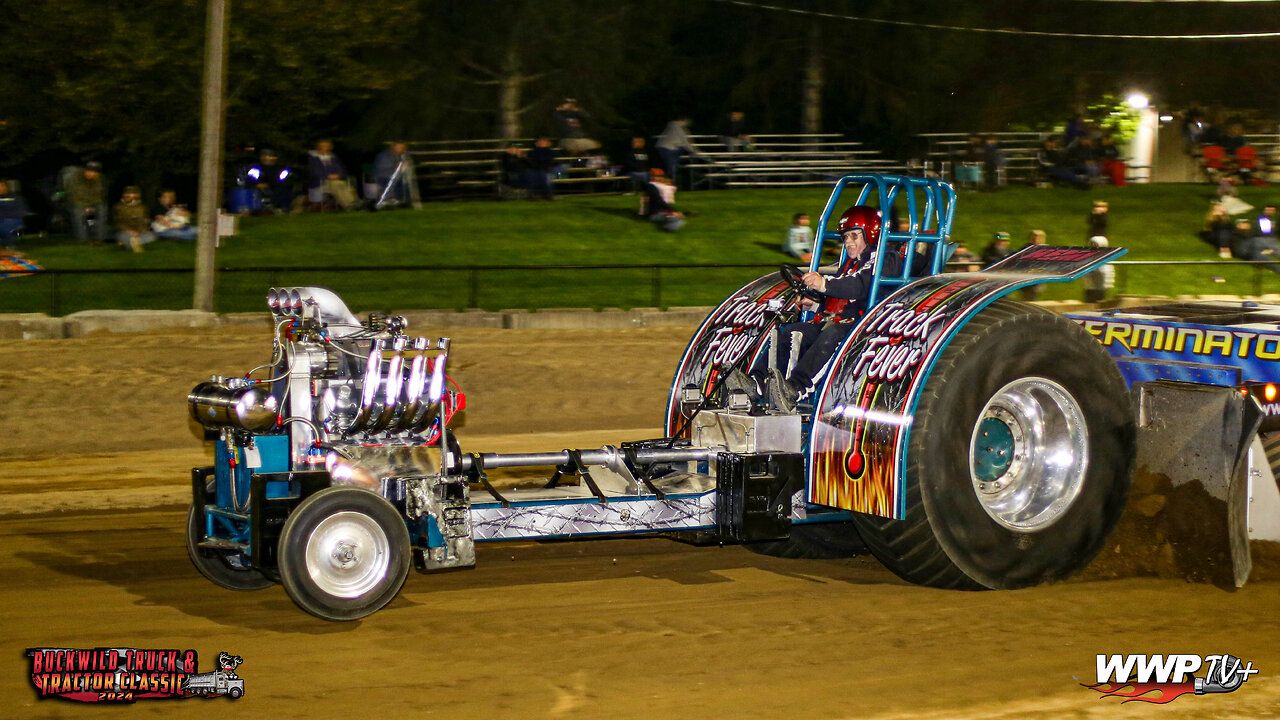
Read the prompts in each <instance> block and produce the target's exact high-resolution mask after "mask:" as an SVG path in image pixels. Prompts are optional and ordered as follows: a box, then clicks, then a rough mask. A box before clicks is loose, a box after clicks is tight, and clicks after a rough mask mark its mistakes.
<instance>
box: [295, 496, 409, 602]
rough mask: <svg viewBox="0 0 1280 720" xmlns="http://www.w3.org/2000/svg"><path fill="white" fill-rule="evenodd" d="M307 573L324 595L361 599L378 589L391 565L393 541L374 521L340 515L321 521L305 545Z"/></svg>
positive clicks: (364, 517) (353, 515)
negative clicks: (360, 597) (362, 596)
mask: <svg viewBox="0 0 1280 720" xmlns="http://www.w3.org/2000/svg"><path fill="white" fill-rule="evenodd" d="M306 563H307V572H308V574H309V575H310V576H311V580H312V581H313V582H315V584H316V586H317V587H319V588H320V589H321V590H323V591H324V592H326V593H328V594H330V595H333V596H336V597H342V598H354V597H359V596H361V595H363V594H365V593H367V592H369V591H371V590H373V589H374V588H375V587H377V586H378V584H379V583H380V582H381V581H382V580H383V578H385V577H386V575H387V573H388V572H389V570H390V566H391V542H390V540H389V539H388V538H387V534H386V532H385V531H383V529H382V527H381V526H379V525H378V523H377V521H376V520H374V519H373V518H371V517H369V516H368V515H365V514H364V513H358V512H350V511H346V512H339V513H334V514H333V515H330V516H329V517H326V518H324V519H323V520H321V521H320V522H319V523H318V524H317V525H316V527H315V529H314V530H312V531H311V535H310V536H309V537H308V538H307V546H306Z"/></svg>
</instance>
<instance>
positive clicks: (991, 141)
mask: <svg viewBox="0 0 1280 720" xmlns="http://www.w3.org/2000/svg"><path fill="white" fill-rule="evenodd" d="M1004 162H1005V160H1004V148H1002V147H1000V140H999V139H998V138H997V137H996V136H995V135H988V136H986V138H984V139H983V147H982V174H983V176H984V177H985V179H986V181H987V189H988V190H999V189H1000V185H1001V182H1000V176H1001V171H1003V170H1004Z"/></svg>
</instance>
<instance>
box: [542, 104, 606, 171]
mask: <svg viewBox="0 0 1280 720" xmlns="http://www.w3.org/2000/svg"><path fill="white" fill-rule="evenodd" d="M553 117H554V119H555V121H556V128H557V130H558V131H559V133H560V148H561V149H562V150H564V151H565V152H567V153H569V154H570V155H573V156H575V157H577V156H581V155H586V154H587V153H589V152H591V151H593V150H599V149H600V143H599V142H596V141H595V140H593V139H591V138H589V137H587V131H586V127H585V124H586V121H587V120H589V119H590V118H591V116H590V115H588V114H587V112H586V111H585V110H583V109H582V108H580V107H578V101H577V100H574V99H573V98H565V99H564V100H562V101H561V102H560V104H559V105H557V106H556V110H555V113H553Z"/></svg>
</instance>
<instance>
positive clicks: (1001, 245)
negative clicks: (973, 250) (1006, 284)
mask: <svg viewBox="0 0 1280 720" xmlns="http://www.w3.org/2000/svg"><path fill="white" fill-rule="evenodd" d="M1012 254H1013V250H1011V249H1009V233H1007V232H1003V231H1001V232H998V233H996V234H995V237H993V238H992V239H991V244H989V245H987V247H986V249H985V250H983V251H982V264H983V265H984V266H990V265H993V264H995V263H998V262H1000V261H1001V260H1003V259H1005V258H1007V257H1009V256H1010V255H1012Z"/></svg>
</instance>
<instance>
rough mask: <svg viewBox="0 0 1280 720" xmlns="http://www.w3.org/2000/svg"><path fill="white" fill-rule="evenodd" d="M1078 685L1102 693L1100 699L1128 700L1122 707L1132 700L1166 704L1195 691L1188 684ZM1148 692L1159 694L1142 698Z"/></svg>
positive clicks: (1191, 684) (1112, 683) (1192, 686)
mask: <svg viewBox="0 0 1280 720" xmlns="http://www.w3.org/2000/svg"><path fill="white" fill-rule="evenodd" d="M1080 684H1081V686H1083V687H1087V688H1089V689H1090V690H1097V691H1098V692H1100V693H1102V697H1122V698H1128V700H1125V701H1124V702H1122V703H1121V705H1123V704H1124V703H1128V702H1133V701H1134V700H1141V701H1142V702H1147V703H1156V704H1157V705H1163V704H1165V703H1167V702H1171V701H1173V700H1176V699H1178V698H1180V697H1182V696H1183V695H1186V694H1188V693H1194V692H1195V691H1196V686H1195V683H1190V682H1183V683H1116V682H1111V683H1098V684H1097V685H1085V684H1084V683H1080ZM1149 692H1158V693H1160V694H1159V695H1155V696H1153V697H1144V696H1145V695H1146V694H1147V693H1149Z"/></svg>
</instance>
